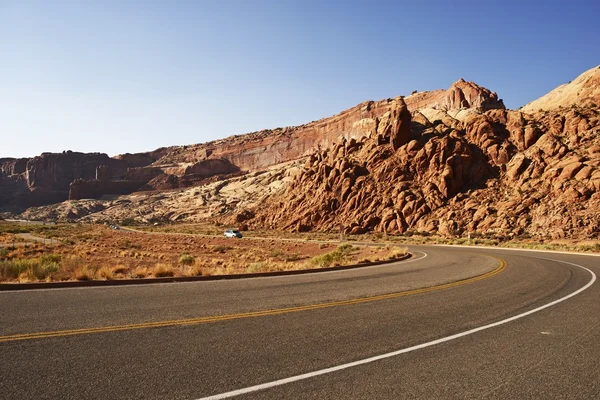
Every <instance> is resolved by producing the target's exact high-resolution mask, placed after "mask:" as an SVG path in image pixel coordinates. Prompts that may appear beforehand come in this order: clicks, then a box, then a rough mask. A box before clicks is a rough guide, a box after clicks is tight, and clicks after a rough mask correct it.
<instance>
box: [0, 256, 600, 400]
mask: <svg viewBox="0 0 600 400" xmlns="http://www.w3.org/2000/svg"><path fill="white" fill-rule="evenodd" d="M410 250H411V252H413V254H414V257H413V258H412V259H411V260H408V261H402V262H397V263H394V264H389V265H385V266H373V267H366V268H360V269H354V270H345V271H336V272H326V273H316V274H309V275H298V276H281V277H270V278H253V279H245V280H235V281H209V282H190V283H175V284H156V285H143V286H135V287H94V288H72V289H51V290H32V291H20V292H0V321H1V322H0V355H1V357H0V398H2V399H24V398H32V399H33V398H35V399H44V398H49V399H50V398H61V399H81V398H86V399H122V398H127V399H138V398H139V399H148V398H152V399H200V398H231V397H233V398H239V399H242V398H253V399H254V398H258V399H281V398H291V399H292V398H293V399H373V398H377V399H400V398H401V399H412V398H414V399H448V398H457V399H465V398H469V399H472V398H473V399H479V398H481V399H489V398H491V399H506V398H518V399H529V398H530V399H539V398H569V399H593V398H600V317H599V316H600V289H598V284H597V283H595V282H594V281H595V274H598V273H600V257H594V256H584V255H573V254H558V253H544V252H528V251H512V250H502V249H476V248H455V247H438V246H410Z"/></svg>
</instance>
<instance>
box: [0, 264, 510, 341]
mask: <svg viewBox="0 0 600 400" xmlns="http://www.w3.org/2000/svg"><path fill="white" fill-rule="evenodd" d="M497 260H498V261H499V262H500V264H499V265H498V267H496V269H494V270H493V271H490V272H487V273H485V274H482V275H478V276H474V277H472V278H466V279H461V280H458V281H454V282H450V283H444V284H441V285H436V286H430V287H425V288H420V289H413V290H407V291H403V292H395V293H388V294H382V295H377V296H370V297H360V298H357V299H350V300H339V301H332V302H329V303H317V304H309V305H305V306H296V307H287V308H278V309H273V310H264V311H252V312H245V313H238V314H225V315H213V316H207V317H199V318H187V319H177V320H167V321H156V322H143V323H139V324H128V325H117V326H103V327H96V328H83V329H70V330H63V331H50V332H35V333H23V334H16V335H8V336H0V343H1V342H11V341H17V340H31V339H43V338H52V337H61V336H74V335H86V334H90V333H104V332H117V331H126V330H133V329H147V328H159V327H170V326H183V325H197V324H205V323H212V322H219V321H228V320H233V319H242V318H254V317H264V316H269V315H279V314H288V313H294V312H300V311H309V310H319V309H322V308H330V307H338V306H347V305H352V304H360V303H369V302H373V301H380V300H388V299H395V298H398V297H404V296H411V295H415V294H422V293H428V292H433V291H437V290H443V289H449V288H452V287H456V286H461V285H466V284H469V283H473V282H477V281H480V280H482V279H486V278H490V277H492V276H494V275H497V274H499V273H501V272H503V271H504V270H505V269H506V261H504V260H503V259H500V258H497Z"/></svg>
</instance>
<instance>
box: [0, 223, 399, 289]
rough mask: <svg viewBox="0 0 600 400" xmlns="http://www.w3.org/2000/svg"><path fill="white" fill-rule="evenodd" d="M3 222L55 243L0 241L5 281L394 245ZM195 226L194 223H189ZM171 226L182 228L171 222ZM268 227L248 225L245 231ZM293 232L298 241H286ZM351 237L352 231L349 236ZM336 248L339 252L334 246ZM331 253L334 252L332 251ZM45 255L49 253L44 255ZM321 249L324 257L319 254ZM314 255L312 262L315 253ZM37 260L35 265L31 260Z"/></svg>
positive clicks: (269, 266) (294, 259) (302, 262)
mask: <svg viewBox="0 0 600 400" xmlns="http://www.w3.org/2000/svg"><path fill="white" fill-rule="evenodd" d="M4 228H5V231H4V233H2V230H1V229H0V238H1V239H2V240H4V241H6V240H8V239H9V236H7V235H13V234H8V233H6V231H7V230H10V229H13V230H15V229H16V230H18V231H20V230H21V229H23V230H25V231H28V232H29V231H31V232H32V234H35V235H40V236H44V237H54V238H55V239H56V241H55V243H59V244H58V245H56V244H55V245H54V246H45V245H42V244H37V243H36V244H25V243H21V244H20V245H19V246H17V248H14V249H11V248H2V249H0V281H9V282H10V281H13V282H16V281H19V280H28V281H43V280H50V281H62V280H74V279H77V280H89V279H119V278H144V277H151V276H200V275H202V276H208V275H221V274H240V273H249V272H269V271H283V270H291V269H306V268H315V267H321V266H325V265H344V264H353V263H357V262H359V261H361V260H364V259H372V260H375V259H387V258H388V255H387V254H386V253H388V252H389V249H379V250H371V248H369V249H368V250H367V248H365V247H356V246H355V247H352V246H350V245H343V246H341V247H337V243H318V242H303V241H301V240H302V239H305V236H306V234H302V235H288V234H282V233H281V232H277V233H276V234H277V236H279V238H276V237H274V236H275V233H274V232H271V237H270V238H269V239H267V240H253V239H246V238H244V239H241V240H232V239H226V238H223V237H222V232H221V229H220V228H219V229H218V232H216V233H217V236H214V237H207V236H194V235H179V234H153V235H147V234H143V233H135V232H127V231H123V230H121V231H115V230H112V229H108V228H107V227H105V226H102V225H83V224H72V225H69V224H63V225H60V226H58V225H57V226H51V227H46V228H43V227H42V228H40V227H30V226H25V227H23V228H20V227H16V228H15V227H14V226H13V227H12V228H10V229H9V228H8V227H7V226H6V225H5V226H4ZM187 228H188V229H189V230H190V232H193V231H195V229H193V226H192V225H190V226H188V227H187ZM168 229H169V230H179V226H171V227H169V228H168ZM262 233H263V232H254V233H252V232H248V235H246V233H245V235H244V236H245V237H246V236H249V237H251V236H252V235H259V234H262ZM281 236H284V237H285V238H292V239H293V238H295V239H297V241H293V240H292V241H288V240H286V241H282V240H279V239H280V238H281ZM311 236H314V238H315V239H319V240H323V239H326V238H328V237H329V236H330V237H331V238H335V239H337V238H339V235H338V234H335V235H329V236H328V235H327V234H316V233H311ZM349 240H350V238H349ZM329 253H333V255H331V254H329ZM326 254H329V255H326ZM41 257H46V258H44V259H43V260H41ZM319 257H322V258H319ZM311 259H313V262H311V261H310V260H311ZM31 263H33V264H34V266H33V267H29V266H30V264H31Z"/></svg>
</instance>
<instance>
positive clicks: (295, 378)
mask: <svg viewBox="0 0 600 400" xmlns="http://www.w3.org/2000/svg"><path fill="white" fill-rule="evenodd" d="M533 258H541V259H542V260H549V261H554V262H559V263H564V264H569V265H573V266H575V267H579V268H581V269H584V270H586V271H587V272H589V273H590V275H591V276H592V279H591V280H590V281H589V282H588V283H587V284H586V285H585V286H583V287H582V288H580V289H578V290H576V291H574V292H573V293H571V294H568V295H567V296H564V297H562V298H560V299H558V300H554V301H552V302H550V303H548V304H545V305H543V306H540V307H538V308H534V309H533V310H529V311H526V312H524V313H522V314H518V315H515V316H513V317H510V318H507V319H503V320H501V321H497V322H494V323H491V324H488V325H484V326H480V327H478V328H473V329H470V330H468V331H465V332H461V333H457V334H454V335H451V336H446V337H443V338H440V339H436V340H432V341H431V342H426V343H422V344H418V345H416V346H412V347H407V348H405V349H401V350H396V351H393V352H391V353H385V354H381V355H378V356H374V357H369V358H365V359H362V360H358V361H354V362H350V363H347V364H341V365H338V366H335V367H330V368H325V369H321V370H318V371H313V372H308V373H306V374H301V375H296V376H292V377H289V378H284V379H279V380H276V381H272V382H267V383H263V384H260V385H255V386H250V387H247V388H244V389H238V390H234V391H231V392H226V393H221V394H217V395H214V396H208V397H202V398H200V399H198V400H217V399H228V398H231V397H234V396H239V395H242V394H246V393H251V392H256V391H259V390H264V389H269V388H272V387H275V386H281V385H285V384H287V383H292V382H297V381H300V380H303V379H308V378H313V377H315V376H319V375H325V374H329V373H331V372H336V371H341V370H343V369H347V368H352V367H356V366H358V365H363V364H368V363H372V362H375V361H379V360H383V359H385V358H390V357H395V356H397V355H400V354H404V353H409V352H411V351H415V350H419V349H423V348H426V347H430V346H435V345H437V344H440V343H444V342H449V341H451V340H454V339H458V338H461V337H464V336H468V335H471V334H473V333H476V332H480V331H483V330H486V329H490V328H494V327H496V326H499V325H504V324H507V323H509V322H512V321H515V320H517V319H520V318H523V317H526V316H528V315H531V314H533V313H536V312H538V311H541V310H544V309H546V308H548V307H552V306H554V305H556V304H558V303H562V302H563V301H565V300H568V299H570V298H571V297H573V296H576V295H578V294H579V293H581V292H583V291H584V290H586V289H588V288H589V287H590V286H592V285H593V284H594V282H595V281H596V274H595V273H594V272H593V271H591V270H590V269H588V268H586V267H583V266H581V265H578V264H574V263H570V262H567V261H560V260H554V259H551V258H542V257H533Z"/></svg>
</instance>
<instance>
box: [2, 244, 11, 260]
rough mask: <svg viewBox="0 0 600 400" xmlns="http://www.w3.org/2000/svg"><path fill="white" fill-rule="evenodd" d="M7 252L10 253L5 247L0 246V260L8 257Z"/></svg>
mask: <svg viewBox="0 0 600 400" xmlns="http://www.w3.org/2000/svg"><path fill="white" fill-rule="evenodd" d="M8 253H10V250H8V248H7V247H1V248H0V260H1V259H3V258H6V257H8Z"/></svg>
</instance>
